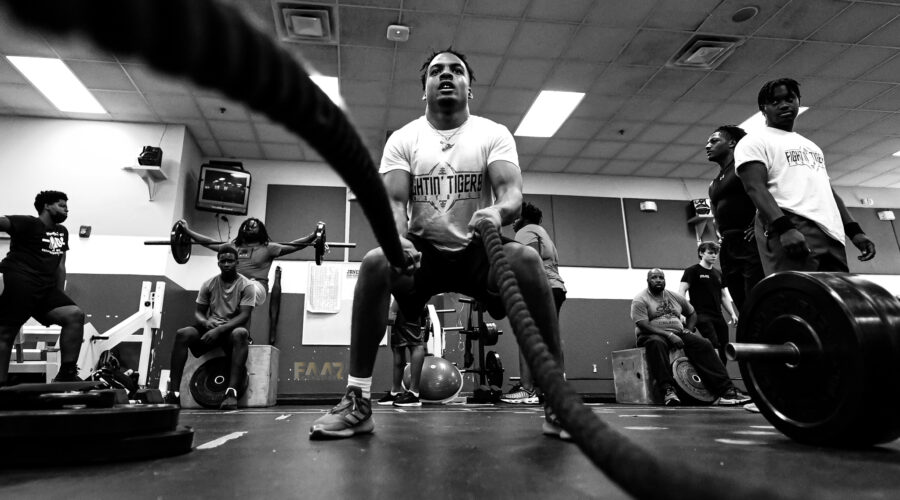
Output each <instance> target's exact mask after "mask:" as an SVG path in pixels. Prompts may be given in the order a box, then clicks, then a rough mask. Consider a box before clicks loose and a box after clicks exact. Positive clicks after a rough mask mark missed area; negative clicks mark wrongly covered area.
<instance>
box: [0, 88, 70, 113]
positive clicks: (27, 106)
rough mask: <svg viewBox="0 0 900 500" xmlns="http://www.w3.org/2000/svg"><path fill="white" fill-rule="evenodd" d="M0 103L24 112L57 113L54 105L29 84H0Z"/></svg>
mask: <svg viewBox="0 0 900 500" xmlns="http://www.w3.org/2000/svg"><path fill="white" fill-rule="evenodd" d="M0 104H2V105H4V106H7V107H9V108H12V109H16V110H19V111H24V112H31V111H46V112H55V113H59V112H58V110H57V109H56V107H54V106H53V105H52V104H50V101H48V100H47V99H46V98H45V97H44V95H43V94H41V93H40V92H38V90H37V89H36V88H34V87H32V86H31V85H16V84H13V83H4V84H0Z"/></svg>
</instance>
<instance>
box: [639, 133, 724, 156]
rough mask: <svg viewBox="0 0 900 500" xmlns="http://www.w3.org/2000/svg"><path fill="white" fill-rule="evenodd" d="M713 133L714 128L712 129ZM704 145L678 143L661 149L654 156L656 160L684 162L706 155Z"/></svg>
mask: <svg viewBox="0 0 900 500" xmlns="http://www.w3.org/2000/svg"><path fill="white" fill-rule="evenodd" d="M710 133H712V130H710ZM703 153H704V151H703V145H700V144H698V145H694V146H681V145H678V144H673V145H671V146H666V147H664V148H663V149H661V150H660V151H659V152H658V153H656V156H654V157H653V159H655V160H660V161H674V162H683V161H687V160H689V159H697V158H700V157H701V156H703V157H704V158H705V155H704V154H703Z"/></svg>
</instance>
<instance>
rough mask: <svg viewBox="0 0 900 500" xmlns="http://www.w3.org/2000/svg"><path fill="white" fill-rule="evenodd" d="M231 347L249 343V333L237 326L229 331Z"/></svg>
mask: <svg viewBox="0 0 900 500" xmlns="http://www.w3.org/2000/svg"><path fill="white" fill-rule="evenodd" d="M230 338H231V344H232V345H245V344H249V343H250V332H249V331H248V330H247V329H246V328H244V327H243V326H239V327H237V328H235V329H234V330H232V331H231V335H230Z"/></svg>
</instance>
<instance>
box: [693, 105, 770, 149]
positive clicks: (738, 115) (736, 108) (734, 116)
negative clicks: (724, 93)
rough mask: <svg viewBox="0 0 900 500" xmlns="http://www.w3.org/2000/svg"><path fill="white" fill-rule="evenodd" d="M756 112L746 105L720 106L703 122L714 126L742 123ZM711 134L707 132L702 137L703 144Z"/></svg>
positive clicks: (710, 131) (753, 108)
mask: <svg viewBox="0 0 900 500" xmlns="http://www.w3.org/2000/svg"><path fill="white" fill-rule="evenodd" d="M757 111H758V109H757V108H755V107H751V106H748V105H746V104H722V105H720V106H718V107H717V108H716V110H715V111H713V112H712V113H710V114H708V115H706V117H705V118H704V119H703V121H704V122H709V123H714V124H715V125H716V126H719V125H729V124H736V123H741V122H743V121H744V120H746V119H747V118H750V116H752V115H753V114H754V113H756V112H757ZM711 133H712V130H709V131H708V132H707V133H706V134H704V135H703V143H704V144H705V143H706V139H707V137H708V136H709V134H711Z"/></svg>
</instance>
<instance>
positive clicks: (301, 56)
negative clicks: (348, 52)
mask: <svg viewBox="0 0 900 500" xmlns="http://www.w3.org/2000/svg"><path fill="white" fill-rule="evenodd" d="M385 32H387V28H385ZM281 46H282V47H283V48H285V49H287V50H288V52H290V53H292V54H294V55H295V57H296V58H297V59H298V60H299V61H302V63H303V66H304V68H305V69H306V71H307V73H319V74H322V75H326V76H337V77H340V76H342V75H341V74H340V68H339V67H338V52H339V50H340V49H339V47H338V46H337V45H325V44H312V43H301V44H294V43H282V44H281Z"/></svg>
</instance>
